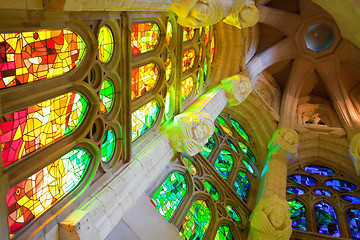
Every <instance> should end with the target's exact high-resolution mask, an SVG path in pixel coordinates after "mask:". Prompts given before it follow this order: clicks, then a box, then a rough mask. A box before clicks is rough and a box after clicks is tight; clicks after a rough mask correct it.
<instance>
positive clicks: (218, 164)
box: [214, 149, 234, 179]
mask: <svg viewBox="0 0 360 240" xmlns="http://www.w3.org/2000/svg"><path fill="white" fill-rule="evenodd" d="M233 163H234V158H233V156H232V154H231V152H229V151H228V150H225V149H223V150H221V152H220V154H219V156H218V157H217V159H216V161H215V163H214V168H215V169H216V171H218V173H219V174H220V175H221V176H222V177H223V178H224V179H227V178H228V176H229V173H230V171H231V168H232V166H233Z"/></svg>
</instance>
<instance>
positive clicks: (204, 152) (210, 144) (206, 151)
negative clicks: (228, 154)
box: [201, 136, 215, 158]
mask: <svg viewBox="0 0 360 240" xmlns="http://www.w3.org/2000/svg"><path fill="white" fill-rule="evenodd" d="M214 147H215V140H214V137H213V136H211V137H210V138H209V141H208V142H207V143H206V144H205V146H204V147H203V150H202V151H201V154H202V155H204V157H206V158H208V157H209V155H210V153H211V152H212V150H213V149H214Z"/></svg>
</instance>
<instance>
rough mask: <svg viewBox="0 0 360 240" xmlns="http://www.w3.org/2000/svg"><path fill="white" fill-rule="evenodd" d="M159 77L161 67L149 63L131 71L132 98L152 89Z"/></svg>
mask: <svg viewBox="0 0 360 240" xmlns="http://www.w3.org/2000/svg"><path fill="white" fill-rule="evenodd" d="M158 79H159V67H158V66H157V65H156V64H154V63H149V64H146V65H144V66H141V67H139V68H135V69H134V70H132V71H131V100H134V99H136V98H138V97H140V96H142V95H143V94H145V93H147V92H149V91H150V90H152V89H153V88H154V87H155V85H156V83H157V81H158Z"/></svg>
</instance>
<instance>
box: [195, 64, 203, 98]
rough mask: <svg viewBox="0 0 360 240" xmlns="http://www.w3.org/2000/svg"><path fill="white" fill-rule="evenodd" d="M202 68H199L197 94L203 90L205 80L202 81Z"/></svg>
mask: <svg viewBox="0 0 360 240" xmlns="http://www.w3.org/2000/svg"><path fill="white" fill-rule="evenodd" d="M201 72H202V70H201V69H199V71H198V74H197V83H196V94H199V93H200V92H201V90H202V86H203V81H202V73H201Z"/></svg>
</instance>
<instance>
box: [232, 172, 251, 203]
mask: <svg viewBox="0 0 360 240" xmlns="http://www.w3.org/2000/svg"><path fill="white" fill-rule="evenodd" d="M250 186H251V184H250V180H249V177H248V175H247V174H246V173H244V172H239V173H238V175H237V176H236V179H235V183H234V190H235V192H236V193H237V195H239V197H240V198H241V199H242V200H243V201H244V202H246V200H247V197H248V194H249V190H250Z"/></svg>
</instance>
